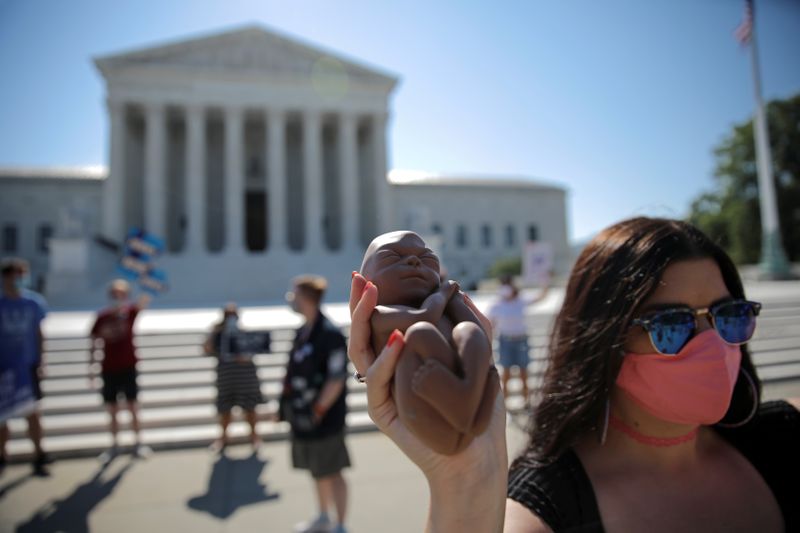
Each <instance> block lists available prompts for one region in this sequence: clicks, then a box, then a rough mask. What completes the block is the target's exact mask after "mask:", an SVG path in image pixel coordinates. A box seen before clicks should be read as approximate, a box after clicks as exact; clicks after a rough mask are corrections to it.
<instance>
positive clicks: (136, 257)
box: [118, 228, 168, 295]
mask: <svg viewBox="0 0 800 533" xmlns="http://www.w3.org/2000/svg"><path fill="white" fill-rule="evenodd" d="M162 253H164V240H163V239H161V238H159V237H156V236H155V235H152V234H150V233H147V232H146V231H144V230H142V229H139V228H131V229H130V230H129V231H128V236H127V237H126V239H125V251H124V253H123V255H122V257H121V258H120V261H119V265H118V270H119V272H120V273H121V274H122V275H123V276H125V277H126V278H128V279H129V280H131V281H135V282H138V283H139V287H140V288H141V289H142V290H143V291H145V292H147V293H149V294H152V295H156V294H160V293H163V292H165V291H166V290H167V287H168V285H167V274H166V272H164V271H163V270H160V269H157V268H156V267H155V260H156V258H158V257H159V256H160V255H161V254H162Z"/></svg>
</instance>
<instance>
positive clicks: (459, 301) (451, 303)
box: [445, 292, 483, 327]
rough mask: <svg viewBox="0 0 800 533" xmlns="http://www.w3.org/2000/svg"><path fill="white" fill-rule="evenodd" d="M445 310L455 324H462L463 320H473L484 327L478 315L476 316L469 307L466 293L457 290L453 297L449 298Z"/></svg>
mask: <svg viewBox="0 0 800 533" xmlns="http://www.w3.org/2000/svg"><path fill="white" fill-rule="evenodd" d="M445 312H446V313H447V316H448V317H449V318H450V320H451V321H452V322H453V324H454V325H455V324H460V323H461V322H472V323H474V324H477V325H479V326H481V327H483V325H482V324H481V322H480V320H478V317H477V316H475V313H473V312H472V309H470V308H469V306H468V305H467V302H465V301H464V295H463V294H462V293H461V292H456V293H455V294H454V295H453V297H452V298H450V300H448V302H447V309H446V310H445Z"/></svg>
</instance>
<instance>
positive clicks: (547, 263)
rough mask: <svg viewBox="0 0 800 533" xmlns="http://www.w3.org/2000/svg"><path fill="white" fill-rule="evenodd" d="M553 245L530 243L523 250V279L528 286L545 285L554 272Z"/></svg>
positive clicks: (538, 242) (539, 242)
mask: <svg viewBox="0 0 800 533" xmlns="http://www.w3.org/2000/svg"><path fill="white" fill-rule="evenodd" d="M553 256H554V252H553V245H552V244H550V243H549V242H543V241H528V242H526V243H525V246H524V247H523V250H522V278H523V280H524V281H525V284H528V285H545V284H547V283H548V281H549V279H550V272H552V271H553Z"/></svg>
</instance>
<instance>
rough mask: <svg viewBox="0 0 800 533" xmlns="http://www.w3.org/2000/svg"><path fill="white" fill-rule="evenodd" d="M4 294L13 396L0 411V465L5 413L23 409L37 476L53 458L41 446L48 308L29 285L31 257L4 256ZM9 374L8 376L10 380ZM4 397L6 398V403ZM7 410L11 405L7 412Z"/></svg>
mask: <svg viewBox="0 0 800 533" xmlns="http://www.w3.org/2000/svg"><path fill="white" fill-rule="evenodd" d="M0 272H2V291H3V292H2V294H1V295H0V369H2V375H3V387H4V388H6V387H7V384H8V383H9V382H10V383H11V384H13V387H11V388H10V389H7V390H6V393H5V394H8V396H9V398H7V399H4V401H3V411H4V413H5V414H4V415H2V414H0V470H2V469H3V468H4V467H5V465H6V462H7V457H6V443H7V442H8V439H9V429H8V424H7V423H6V417H8V416H9V415H17V414H22V415H24V416H25V418H26V420H27V422H28V436H29V437H30V439H31V442H32V443H33V448H34V456H33V471H34V474H36V475H37V476H46V475H48V474H49V472H48V470H47V468H46V466H45V465H46V464H48V463H49V462H50V458H49V457H48V455H47V454H46V453H45V452H44V451H43V449H42V423H41V414H40V412H39V406H38V402H39V400H41V399H42V389H41V385H40V380H41V378H42V375H43V372H44V359H43V355H42V345H43V336H42V328H41V322H42V320H43V319H44V317H45V314H46V313H47V307H46V303H45V301H44V298H42V297H41V295H39V294H38V293H35V292H33V291H31V290H29V289H28V288H27V287H28V285H29V282H28V280H29V279H30V275H29V274H28V275H27V276H26V274H27V273H28V272H29V267H28V262H27V261H25V260H23V259H19V258H8V259H5V260H3V261H2V264H1V266H0ZM9 378H10V379H9ZM6 400H7V401H8V403H7V404H6ZM6 409H8V410H7V411H6Z"/></svg>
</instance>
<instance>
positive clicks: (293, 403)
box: [280, 313, 347, 440]
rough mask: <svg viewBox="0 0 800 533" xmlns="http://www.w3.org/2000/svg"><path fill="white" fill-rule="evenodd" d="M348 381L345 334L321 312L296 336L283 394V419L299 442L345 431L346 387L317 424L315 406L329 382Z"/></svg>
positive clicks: (298, 331)
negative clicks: (310, 325)
mask: <svg viewBox="0 0 800 533" xmlns="http://www.w3.org/2000/svg"><path fill="white" fill-rule="evenodd" d="M346 378H347V342H346V341H345V338H344V335H342V333H341V332H340V331H339V329H338V328H337V327H336V326H334V325H333V324H332V323H331V322H330V320H328V319H327V318H326V317H325V316H324V315H323V314H322V313H320V314H319V315H317V319H316V320H315V321H314V325H313V326H312V328H311V330H310V331H308V330H307V329H305V328H300V329H298V330H297V333H296V334H295V339H294V343H293V345H292V351H291V352H290V353H289V362H288V363H287V365H286V377H284V380H283V394H282V395H281V409H280V412H281V417H282V418H283V419H284V420H287V421H288V422H289V424H290V425H291V427H292V436H293V437H294V438H296V439H301V440H307V439H319V438H322V437H327V436H329V435H333V434H335V433H338V432H339V431H341V430H342V429H343V428H344V424H345V416H346V415H347V403H346V396H347V387H344V389H343V390H342V393H341V394H340V395H339V398H337V399H336V401H335V402H334V403H333V405H332V406H331V407H330V409H328V411H327V412H326V413H325V415H324V416H323V418H322V420H320V421H319V423H318V424H315V423H314V420H313V414H312V406H313V405H314V402H316V401H317V398H318V397H319V393H320V392H321V390H322V387H323V385H324V384H325V382H326V381H328V380H331V379H346Z"/></svg>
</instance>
